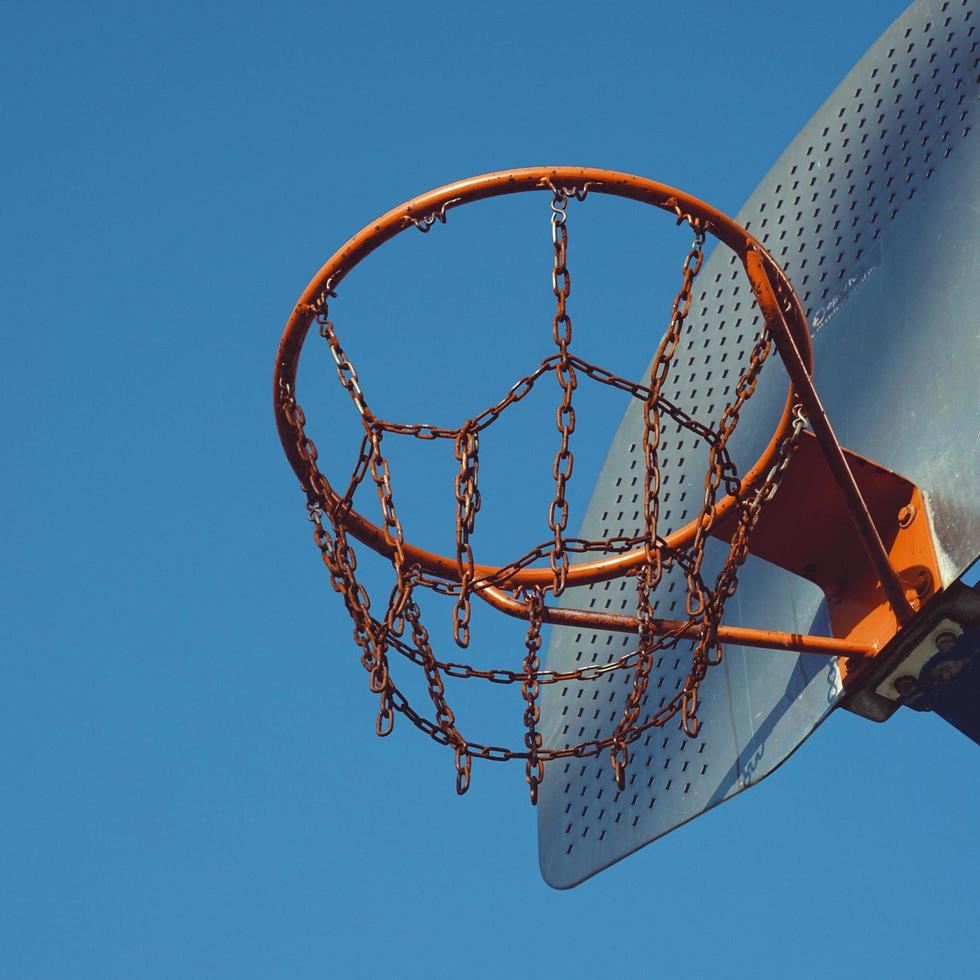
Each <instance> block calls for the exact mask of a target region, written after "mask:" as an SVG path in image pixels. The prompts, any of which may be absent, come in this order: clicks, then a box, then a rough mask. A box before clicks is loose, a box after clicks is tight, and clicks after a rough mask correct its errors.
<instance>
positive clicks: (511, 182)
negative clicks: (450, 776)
mask: <svg viewBox="0 0 980 980" xmlns="http://www.w3.org/2000/svg"><path fill="white" fill-rule="evenodd" d="M554 187H561V188H564V189H566V190H567V191H568V193H569V194H570V195H571V194H572V193H574V192H575V191H576V190H579V191H581V190H582V189H586V188H587V189H588V191H589V193H590V194H592V193H601V194H611V195H613V196H616V197H624V198H629V199H631V200H634V201H638V202H640V203H643V204H649V205H652V206H654V207H657V208H660V209H662V210H664V211H667V212H669V213H671V214H673V215H675V216H676V217H677V219H678V221H681V220H684V219H685V218H688V217H689V218H691V219H694V220H697V221H699V222H701V223H703V225H704V228H705V230H706V231H707V232H709V233H710V234H712V235H714V236H715V237H716V238H717V239H718V240H719V241H721V242H723V243H724V244H725V245H727V246H728V247H729V248H730V249H732V251H733V252H735V253H736V254H737V255H738V256H739V257H740V258H741V259H742V260H743V262H744V261H745V259H746V256H747V255H749V254H752V253H754V252H758V253H760V254H763V255H765V256H767V257H768V253H767V252H766V251H765V249H764V248H763V247H762V245H761V244H760V243H759V242H758V241H757V240H756V239H755V238H754V237H753V236H752V235H750V234H749V233H748V232H747V231H745V229H744V228H742V227H741V226H740V225H738V224H736V223H735V222H734V221H733V220H732V219H731V218H729V217H728V216H727V215H725V214H723V213H722V212H721V211H718V210H717V209H716V208H713V207H711V205H709V204H705V203H704V202H703V201H700V200H698V199H697V198H696V197H693V196H691V195H690V194H687V193H685V192H684V191H680V190H678V189H677V188H674V187H669V186H668V185H666V184H661V183H658V182H657V181H653V180H648V179H646V178H644V177H637V176H634V175H631V174H623V173H618V172H616V171H612V170H602V169H598V168H594V167H526V168H523V169H519V170H506V171H500V172H497V173H491V174H484V175H483V176H480V177H471V178H469V179H467V180H461V181H457V182H456V183H454V184H447V185H446V186H445V187H440V188H437V189H436V190H433V191H429V192H428V193H426V194H423V195H421V196H419V197H416V198H413V199H412V200H411V201H408V202H407V203H406V204H402V205H400V206H399V207H397V208H394V209H393V210H391V211H389V212H388V213H387V214H385V215H383V216H382V217H381V218H379V219H378V220H377V221H375V222H374V223H372V224H371V225H369V226H368V227H366V228H364V229H362V230H361V231H360V232H358V234H356V235H355V236H354V237H353V238H352V239H351V240H350V241H348V242H347V243H346V244H345V245H344V246H343V247H342V248H341V249H339V251H337V252H336V253H334V255H333V256H331V258H330V259H328V260H327V262H326V264H325V265H324V266H323V267H322V268H321V269H320V271H319V272H318V273H317V274H316V276H314V277H313V280H312V281H311V282H310V284H309V285H308V286H307V287H306V289H305V290H304V292H303V295H302V296H301V297H300V300H299V302H298V303H297V305H296V307H295V308H294V310H293V313H292V315H291V316H290V318H289V320H288V322H287V323H286V328H285V330H284V332H283V336H282V340H281V341H280V345H279V352H278V355H277V357H276V369H275V374H274V378H273V402H274V407H275V414H276V425H277V427H278V429H279V435H280V439H281V441H282V445H283V449H284V450H285V452H286V456H287V457H288V459H289V462H290V465H291V466H292V468H293V470H294V471H295V472H296V475H297V476H298V477H299V479H300V482H301V483H302V481H303V479H304V473H305V467H306V464H305V463H304V461H303V459H302V458H301V456H300V454H299V453H298V451H297V446H296V440H295V435H294V433H293V431H292V429H291V426H290V424H289V421H288V419H287V418H286V416H285V414H284V412H283V404H282V399H281V397H280V393H281V392H282V390H283V388H284V386H285V387H288V388H289V389H290V390H295V384H296V372H297V368H298V366H299V358H300V353H301V351H302V347H303V342H304V340H305V339H306V335H307V333H308V332H309V329H310V326H311V324H312V322H313V319H314V314H315V308H316V303H317V301H318V300H319V298H320V297H321V296H322V295H323V293H324V291H325V290H333V289H335V288H336V287H337V286H338V285H339V283H340V282H341V281H342V280H343V279H344V277H345V276H347V275H348V273H349V272H350V271H351V269H353V268H354V267H355V266H356V265H357V264H358V263H359V262H360V261H361V260H363V259H364V258H365V257H366V256H368V255H370V254H371V252H373V251H374V250H375V249H376V248H378V247H380V246H381V245H383V244H384V243H385V242H387V241H389V240H390V239H392V238H394V236H395V235H397V234H399V233H400V232H402V231H405V230H406V229H409V228H413V227H417V226H418V225H420V224H423V225H428V224H431V223H432V222H433V221H435V220H436V219H440V220H444V219H445V215H446V212H447V211H448V210H449V209H450V208H453V207H457V206H459V205H461V204H465V203H470V202H473V201H479V200H482V199H485V198H489V197H497V196H500V195H505V194H516V193H521V192H527V191H547V192H549V193H550V192H552V190H553V188H554ZM769 262H770V263H771V266H772V270H773V274H774V275H775V276H777V277H778V280H777V281H778V282H779V283H780V287H781V289H782V290H783V291H784V292H785V294H786V296H787V297H788V298H789V299H788V302H789V312H788V317H787V321H786V326H787V329H788V330H789V331H790V333H791V335H792V337H793V339H794V341H795V344H796V346H797V349H798V350H799V352H800V356H801V358H802V359H803V362H804V364H805V365H806V366H807V368H810V367H812V363H813V353H812V348H811V345H810V332H809V328H808V327H807V322H806V314H805V313H804V311H803V307H802V305H801V304H800V301H799V299H798V297H797V296H796V293H795V292H794V291H793V288H792V286H791V285H790V283H789V281H788V280H787V279H786V278H785V276H784V275H783V273H782V271H781V270H780V269H779V266H778V265H777V264H776V263H775V262H774V261H773V260H772V259H771V257H769ZM795 401H796V398H795V395H794V393H793V390H792V388H790V390H789V392H788V394H787V398H786V403H785V407H784V409H783V413H782V416H781V417H780V419H779V422H778V423H777V425H776V429H775V432H774V434H773V437H772V439H771V440H770V442H769V445H768V446H767V447H766V449H765V451H764V452H763V454H762V456H760V458H759V460H758V462H757V463H756V464H755V465H754V466H753V467H752V468H751V469H750V470H749V471H748V472H747V473H746V474H745V477H744V478H743V480H742V485H743V487H744V489H745V490H746V491H747V492H748V491H750V490H751V489H752V488H753V487H755V486H757V485H758V484H760V483H761V482H762V481H763V480H764V479H765V476H766V474H767V473H768V472H769V470H770V468H771V466H772V464H773V461H774V459H775V457H776V455H777V451H778V448H779V445H780V443H781V442H782V440H783V439H784V437H785V436H786V435H787V433H788V432H789V430H790V428H791V426H792V422H793V418H792V415H793V406H794V404H795ZM336 500H337V497H336V495H335V496H334V502H336ZM734 508H735V500H734V498H732V497H726V498H725V499H724V500H723V501H722V502H721V503H720V504H719V505H718V507H717V511H716V514H717V516H718V517H719V518H720V517H722V516H724V515H725V514H727V513H730V512H732V511H733V510H734ZM345 524H346V525H347V527H348V528H349V530H350V531H351V533H352V534H353V535H354V536H355V537H356V538H358V539H359V540H360V541H362V542H364V544H366V545H368V546H369V547H371V548H373V549H374V550H375V551H377V552H379V553H380V554H382V555H384V556H386V557H388V558H390V557H391V556H392V547H391V544H390V543H389V542H388V541H387V540H386V538H385V535H384V533H383V531H382V530H381V529H380V528H379V527H377V526H376V525H375V524H373V523H371V522H370V521H369V520H368V519H367V518H365V517H364V516H363V515H362V514H360V513H358V512H357V511H356V510H350V511H349V513H348V515H347V516H346V517H345ZM695 531H696V522H695V521H692V522H691V523H690V524H688V525H687V526H686V527H683V528H681V529H679V530H678V531H675V532H674V533H673V534H671V535H670V536H669V537H668V538H667V540H666V545H667V547H669V548H673V549H676V550H678V551H681V550H684V549H685V548H686V547H687V546H688V545H689V544H690V543H691V542H692V541H693V539H694V535H695ZM403 551H404V555H405V559H406V564H408V565H412V564H417V565H419V566H420V567H421V568H423V569H424V570H426V571H428V572H430V573H431V574H433V575H437V576H439V577H440V578H443V579H447V580H449V581H459V566H458V563H457V560H456V558H455V557H447V556H445V555H439V554H435V553H433V552H431V551H427V550H426V549H424V548H420V547H418V546H417V545H414V544H411V543H409V542H405V543H404V545H403ZM644 561H645V553H644V550H643V549H642V548H637V549H635V550H633V551H629V552H625V553H623V554H617V555H611V556H606V557H603V558H600V559H598V560H595V561H589V562H580V563H578V564H576V565H573V566H572V567H571V568H570V570H569V573H568V580H567V584H568V585H569V586H575V585H587V584H589V583H592V582H602V581H606V580H608V579H613V578H618V577H619V576H621V575H623V574H624V573H625V572H627V571H629V570H630V569H633V568H637V567H639V566H640V565H642V564H643V563H644ZM498 571H499V569H498V568H496V567H494V566H488V565H476V566H475V567H474V573H475V574H474V577H475V579H476V580H479V579H481V578H489V577H491V576H493V575H494V574H495V573H496V572H498ZM552 578H553V574H552V572H551V570H550V569H548V568H524V569H521V570H520V571H518V572H516V573H515V574H514V575H513V576H512V577H510V578H509V583H510V584H512V585H513V587H514V588H515V589H516V588H530V587H534V586H541V587H545V586H547V585H548V584H549V583H550V582H551V581H552ZM525 609H526V607H525ZM525 618H526V613H525Z"/></svg>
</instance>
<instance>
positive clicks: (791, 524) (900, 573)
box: [713, 432, 940, 674]
mask: <svg viewBox="0 0 980 980" xmlns="http://www.w3.org/2000/svg"><path fill="white" fill-rule="evenodd" d="M842 453H843V456H844V458H845V461H846V464H847V466H848V470H849V472H850V473H852V474H853V477H854V481H855V486H856V487H857V490H858V492H859V493H860V495H861V499H862V500H863V501H864V502H865V505H866V507H867V511H868V514H869V519H870V520H871V521H872V522H873V524H874V526H875V527H876V528H877V529H878V533H879V535H880V539H881V541H882V547H883V548H884V550H885V554H886V557H887V561H888V563H889V568H890V569H894V570H895V575H896V578H897V580H898V582H899V585H900V588H901V590H902V596H903V599H904V600H905V601H906V602H907V603H908V605H909V606H910V608H911V609H912V610H913V611H915V610H917V609H918V608H919V606H920V604H921V602H922V600H924V599H925V598H928V596H929V595H931V594H932V593H933V592H934V591H935V590H936V588H937V587H938V584H939V582H940V573H939V565H938V561H937V558H936V552H935V548H934V547H933V543H932V532H931V530H930V528H929V520H928V517H927V516H926V511H925V505H924V503H923V500H922V494H921V493H920V491H919V489H918V488H917V487H916V486H915V484H913V483H912V482H910V481H909V480H907V479H905V477H903V476H900V475H899V474H897V473H894V472H892V471H891V470H887V469H885V468H884V467H882V466H879V465H878V464H877V463H874V462H872V461H871V460H869V459H865V458H864V457H863V456H859V455H858V454H857V453H852V452H849V451H848V450H843V451H842ZM849 515H850V510H849V507H848V505H847V503H846V502H845V500H844V497H843V496H842V495H841V493H840V492H839V490H838V483H837V479H836V475H835V474H834V472H833V471H832V470H831V468H830V466H829V464H828V462H827V459H826V456H825V454H824V452H823V449H822V447H821V445H820V443H819V441H818V439H817V438H816V437H815V436H814V435H811V434H810V433H808V432H804V433H802V434H801V438H800V442H799V444H798V446H797V449H796V452H795V454H794V455H793V459H792V461H791V462H790V465H789V468H788V469H787V471H786V473H785V475H784V476H783V482H782V484H781V485H780V488H779V492H778V493H777V494H776V495H775V496H774V497H773V499H772V500H771V501H769V502H768V503H767V505H766V506H765V507H764V508H763V510H762V513H761V515H760V517H759V522H758V523H757V524H756V526H755V528H754V530H753V532H752V537H751V539H750V547H749V550H750V552H751V553H752V554H753V555H755V556H756V557H758V558H762V559H764V560H765V561H768V562H771V563H772V564H774V565H778V566H779V567H780V568H784V569H786V570H787V571H789V572H792V573H793V574H795V575H800V576H802V577H803V578H806V579H809V580H810V581H811V582H813V583H814V584H816V585H818V586H819V587H820V588H821V590H822V591H823V593H824V595H825V596H826V597H827V610H828V614H829V618H830V625H831V630H832V632H833V635H834V636H835V637H840V638H842V639H846V640H847V641H848V642H850V643H854V644H858V645H864V646H866V647H870V648H872V649H873V650H875V651H876V650H878V649H880V648H881V647H883V646H884V645H885V644H886V643H887V642H888V640H890V639H891V638H892V637H893V636H894V635H895V633H896V632H897V631H898V630H899V629H900V628H901V627H902V625H903V624H902V623H901V622H900V621H899V620H898V618H897V617H896V615H895V612H894V609H893V607H892V605H891V598H890V596H889V595H888V593H887V592H886V591H885V589H884V587H883V586H882V584H881V581H880V579H879V578H878V576H877V573H876V570H875V569H874V568H872V566H871V565H870V563H869V562H868V560H867V555H866V553H865V551H864V548H863V542H862V541H860V540H859V538H858V537H857V535H856V534H855V533H854V529H853V527H852V525H851V523H850V521H849V520H848V517H849ZM734 528H735V522H734V520H733V519H732V518H731V517H726V518H724V519H722V520H721V521H720V522H719V523H718V524H717V526H716V527H715V528H713V533H715V534H716V535H717V536H718V537H720V538H723V539H727V537H728V536H730V535H731V533H732V532H733V530H734ZM811 639H816V638H815V637H811ZM743 645H744V644H743ZM800 649H801V650H802V647H801V648H800ZM846 656H850V655H849V654H847V655H846ZM853 667H854V665H850V666H846V665H843V664H842V670H843V671H844V673H845V674H847V673H849V672H851V673H853Z"/></svg>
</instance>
